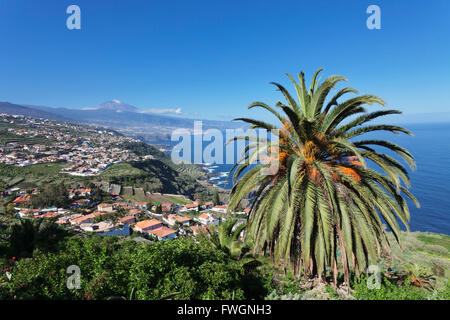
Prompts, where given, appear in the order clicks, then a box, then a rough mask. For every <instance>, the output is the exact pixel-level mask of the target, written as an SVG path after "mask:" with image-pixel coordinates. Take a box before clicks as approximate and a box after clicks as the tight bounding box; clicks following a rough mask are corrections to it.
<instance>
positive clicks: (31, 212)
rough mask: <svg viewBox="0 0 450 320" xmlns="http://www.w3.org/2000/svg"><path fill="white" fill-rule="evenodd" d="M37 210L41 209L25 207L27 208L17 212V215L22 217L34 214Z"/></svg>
mask: <svg viewBox="0 0 450 320" xmlns="http://www.w3.org/2000/svg"><path fill="white" fill-rule="evenodd" d="M35 212H39V210H38V209H35V210H32V209H25V210H21V211H19V212H17V213H16V215H17V216H19V217H21V218H25V217H28V216H31V215H33V214H34V213H35Z"/></svg>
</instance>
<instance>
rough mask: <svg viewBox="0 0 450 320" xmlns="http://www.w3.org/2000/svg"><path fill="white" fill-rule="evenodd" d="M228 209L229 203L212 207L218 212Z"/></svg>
mask: <svg viewBox="0 0 450 320" xmlns="http://www.w3.org/2000/svg"><path fill="white" fill-rule="evenodd" d="M227 210H228V206H227V205H223V206H215V207H212V209H211V211H213V212H217V213H227Z"/></svg>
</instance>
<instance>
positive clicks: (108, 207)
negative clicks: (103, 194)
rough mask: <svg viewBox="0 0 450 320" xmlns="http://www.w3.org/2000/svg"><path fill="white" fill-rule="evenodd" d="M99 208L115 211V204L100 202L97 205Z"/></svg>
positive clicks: (105, 210)
mask: <svg viewBox="0 0 450 320" xmlns="http://www.w3.org/2000/svg"><path fill="white" fill-rule="evenodd" d="M97 210H98V211H104V212H113V211H114V208H113V205H112V204H111V203H100V204H99V205H98V206H97Z"/></svg>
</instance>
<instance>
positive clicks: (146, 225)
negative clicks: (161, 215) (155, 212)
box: [134, 219, 163, 232]
mask: <svg viewBox="0 0 450 320" xmlns="http://www.w3.org/2000/svg"><path fill="white" fill-rule="evenodd" d="M162 226H163V224H162V223H161V221H159V220H157V219H152V220H144V221H140V222H138V223H136V225H135V226H134V229H135V230H136V231H138V232H148V231H151V230H153V229H157V228H160V227H162Z"/></svg>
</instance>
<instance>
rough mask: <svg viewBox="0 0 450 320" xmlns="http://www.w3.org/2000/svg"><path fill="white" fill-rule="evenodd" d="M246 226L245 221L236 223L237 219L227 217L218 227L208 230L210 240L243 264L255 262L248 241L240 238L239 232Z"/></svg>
mask: <svg viewBox="0 0 450 320" xmlns="http://www.w3.org/2000/svg"><path fill="white" fill-rule="evenodd" d="M246 226H247V224H246V223H241V224H238V220H237V219H228V220H227V221H226V222H224V223H222V224H220V225H219V227H217V228H215V229H213V230H210V229H209V230H208V232H209V235H210V237H209V240H210V242H211V243H212V244H213V245H214V246H215V247H216V248H217V249H218V250H221V251H223V252H225V253H226V254H227V255H228V256H229V257H230V258H231V259H232V260H235V261H240V262H241V264H242V265H243V266H245V265H247V264H252V265H253V264H254V262H255V259H254V258H253V257H252V256H251V255H250V251H251V243H250V241H248V240H247V241H243V240H242V239H241V233H242V231H244V229H245V228H246Z"/></svg>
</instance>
